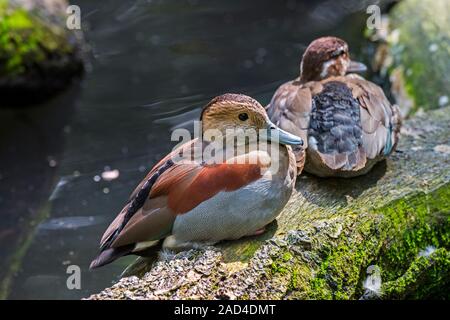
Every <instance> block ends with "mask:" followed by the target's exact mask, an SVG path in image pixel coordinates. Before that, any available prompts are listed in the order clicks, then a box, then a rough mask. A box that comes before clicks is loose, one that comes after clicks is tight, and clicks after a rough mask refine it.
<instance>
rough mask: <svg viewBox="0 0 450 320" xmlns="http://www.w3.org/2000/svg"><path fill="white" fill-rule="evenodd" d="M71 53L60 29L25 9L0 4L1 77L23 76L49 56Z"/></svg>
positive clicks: (70, 47)
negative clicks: (45, 22) (47, 23)
mask: <svg viewBox="0 0 450 320" xmlns="http://www.w3.org/2000/svg"><path fill="white" fill-rule="evenodd" d="M73 50H74V48H73V47H72V46H70V45H69V44H67V39H66V37H65V34H64V31H63V29H62V28H59V29H58V28H53V27H50V26H49V25H46V24H44V23H43V22H41V21H40V20H39V19H37V18H35V17H33V16H31V15H30V14H29V13H28V12H27V11H25V10H24V9H21V8H18V7H13V6H12V5H9V4H8V1H7V0H0V62H2V63H1V64H0V65H1V66H2V67H0V76H11V75H18V74H22V73H25V72H26V71H27V69H28V68H30V67H32V66H33V64H36V63H39V62H40V61H42V60H44V59H46V58H47V57H48V56H49V55H55V54H56V55H61V54H65V53H70V52H72V51H73Z"/></svg>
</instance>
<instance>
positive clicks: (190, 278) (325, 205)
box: [90, 108, 450, 299]
mask: <svg viewBox="0 0 450 320" xmlns="http://www.w3.org/2000/svg"><path fill="white" fill-rule="evenodd" d="M449 155H450V108H443V109H440V110H434V111H430V112H428V113H427V114H424V115H416V116H414V117H413V118H411V119H409V120H407V121H405V128H404V130H403V134H402V136H401V139H400V143H399V146H398V152H397V153H396V154H394V155H392V156H391V157H390V158H389V159H388V160H387V162H382V163H380V164H379V165H377V166H376V167H374V169H373V170H372V171H371V172H369V173H368V174H367V175H365V176H362V177H358V178H352V179H320V178H316V177H313V176H310V175H302V176H301V177H300V178H299V179H298V181H297V184H296V192H295V193H294V195H293V196H292V198H291V200H290V202H289V203H288V205H287V206H286V208H285V209H284V210H283V212H282V213H281V215H280V216H279V217H278V219H277V221H276V223H273V224H272V225H271V226H270V227H269V229H268V230H267V232H266V233H265V234H263V235H261V236H259V237H252V238H244V239H241V240H238V241H228V242H223V243H221V244H218V245H217V246H215V247H211V248H207V249H205V250H200V251H196V250H191V251H187V252H182V253H179V254H177V255H175V256H174V257H165V259H163V260H160V261H157V262H153V261H152V260H151V259H147V260H146V259H141V258H140V259H138V260H137V262H136V263H135V264H133V265H132V266H131V267H130V268H129V269H128V270H127V275H133V276H129V277H124V278H122V279H121V280H120V281H119V282H118V283H117V284H116V285H114V286H112V287H110V288H107V289H105V290H104V291H102V292H101V293H99V294H96V295H93V296H91V297H90V298H91V299H216V298H218V299H220V298H231V299H358V298H361V297H362V298H368V297H369V298H374V297H376V298H388V299H389V298H394V299H399V298H448V290H447V289H448V287H449V286H450V260H449V253H448V252H449V250H450V232H449V231H450V157H449ZM370 266H376V267H377V268H378V269H379V272H380V276H381V285H380V286H379V288H372V287H371V286H369V285H367V282H366V278H367V272H368V268H369V267H370ZM96 272H101V270H98V271H96ZM372 291H373V292H372Z"/></svg>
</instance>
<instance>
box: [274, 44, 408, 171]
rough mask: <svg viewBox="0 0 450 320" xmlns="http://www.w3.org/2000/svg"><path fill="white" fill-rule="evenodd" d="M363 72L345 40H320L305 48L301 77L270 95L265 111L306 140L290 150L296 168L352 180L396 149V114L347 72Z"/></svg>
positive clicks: (379, 93)
mask: <svg viewBox="0 0 450 320" xmlns="http://www.w3.org/2000/svg"><path fill="white" fill-rule="evenodd" d="M365 70H366V67H365V66H364V64H362V63H359V62H355V61H351V60H350V57H349V52H348V45H347V43H346V42H345V41H343V40H341V39H339V38H335V37H323V38H319V39H317V40H315V41H313V42H312V43H311V44H310V45H309V46H308V48H307V49H306V51H305V53H304V55H303V58H302V62H301V66H300V76H299V77H298V78H297V79H295V80H293V81H289V82H287V83H285V84H283V85H282V86H280V87H279V88H278V90H277V91H276V92H275V94H274V96H273V97H272V100H271V102H270V104H269V105H268V106H267V113H268V115H269V117H270V119H271V120H272V122H274V123H275V124H276V125H277V126H279V127H280V128H282V129H284V130H286V131H288V132H291V133H293V134H295V135H297V136H299V137H301V138H302V139H303V141H304V142H305V145H304V147H303V149H297V150H294V151H295V153H296V161H297V165H298V167H299V168H301V167H303V164H304V168H305V171H307V172H309V173H312V174H315V175H317V176H320V177H332V176H335V177H354V176H358V175H362V174H365V173H367V172H368V171H369V170H370V169H371V168H372V167H373V166H374V164H375V163H377V162H378V161H380V160H382V159H384V158H385V157H386V156H388V155H389V154H390V153H391V152H392V151H393V150H394V149H395V147H396V144H397V141H398V133H399V130H400V125H401V120H400V119H401V118H400V112H399V110H398V107H397V106H396V105H391V104H390V103H389V101H388V99H387V98H386V96H385V95H384V93H383V90H382V89H381V88H380V87H379V86H377V85H376V84H374V83H372V82H370V81H367V80H365V79H364V78H362V77H360V76H358V75H356V74H349V73H351V72H358V71H365ZM304 149H306V154H305V151H303V150H304ZM305 155H306V159H305ZM305 161H306V163H304V162H305ZM300 171H301V170H298V173H300Z"/></svg>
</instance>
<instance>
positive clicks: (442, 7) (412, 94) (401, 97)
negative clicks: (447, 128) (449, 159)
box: [375, 0, 450, 115]
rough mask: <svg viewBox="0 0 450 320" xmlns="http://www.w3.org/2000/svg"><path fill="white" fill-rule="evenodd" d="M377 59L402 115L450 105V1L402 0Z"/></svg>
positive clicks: (383, 32) (381, 32) (382, 34)
mask: <svg viewBox="0 0 450 320" xmlns="http://www.w3.org/2000/svg"><path fill="white" fill-rule="evenodd" d="M386 21H387V23H385V24H384V26H383V29H382V30H377V35H375V38H376V39H377V40H380V39H381V45H380V47H379V50H378V54H377V57H378V58H381V59H382V61H378V63H377V64H380V63H381V64H382V69H384V70H383V71H387V73H388V74H389V76H390V79H391V82H392V92H393V95H394V97H395V98H396V99H397V102H398V104H399V106H400V109H401V110H402V114H403V115H407V114H410V113H414V112H416V111H417V110H419V109H424V110H430V109H436V108H440V107H445V106H448V105H450V92H449V88H450V1H448V0H402V1H400V2H399V3H398V4H397V5H395V6H394V7H393V8H392V10H391V11H390V12H389V14H388V16H387V20H386Z"/></svg>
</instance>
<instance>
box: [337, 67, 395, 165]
mask: <svg viewBox="0 0 450 320" xmlns="http://www.w3.org/2000/svg"><path fill="white" fill-rule="evenodd" d="M345 78H346V79H347V84H348V85H349V86H350V87H351V88H352V92H353V96H354V97H355V98H356V99H357V100H358V102H359V105H360V112H361V127H362V129H363V146H364V150H365V151H366V153H367V157H368V158H369V159H375V158H377V157H385V156H387V155H389V154H390V153H391V152H392V151H393V150H394V149H395V147H396V145H397V142H398V137H399V132H400V127H401V116H400V111H399V109H398V106H396V105H391V104H390V102H389V100H388V99H387V98H386V96H385V94H384V92H383V90H382V89H381V88H380V87H379V86H377V85H376V84H374V83H372V82H369V81H367V80H365V79H363V78H361V77H360V76H357V75H353V74H352V75H349V76H346V77H345Z"/></svg>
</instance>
